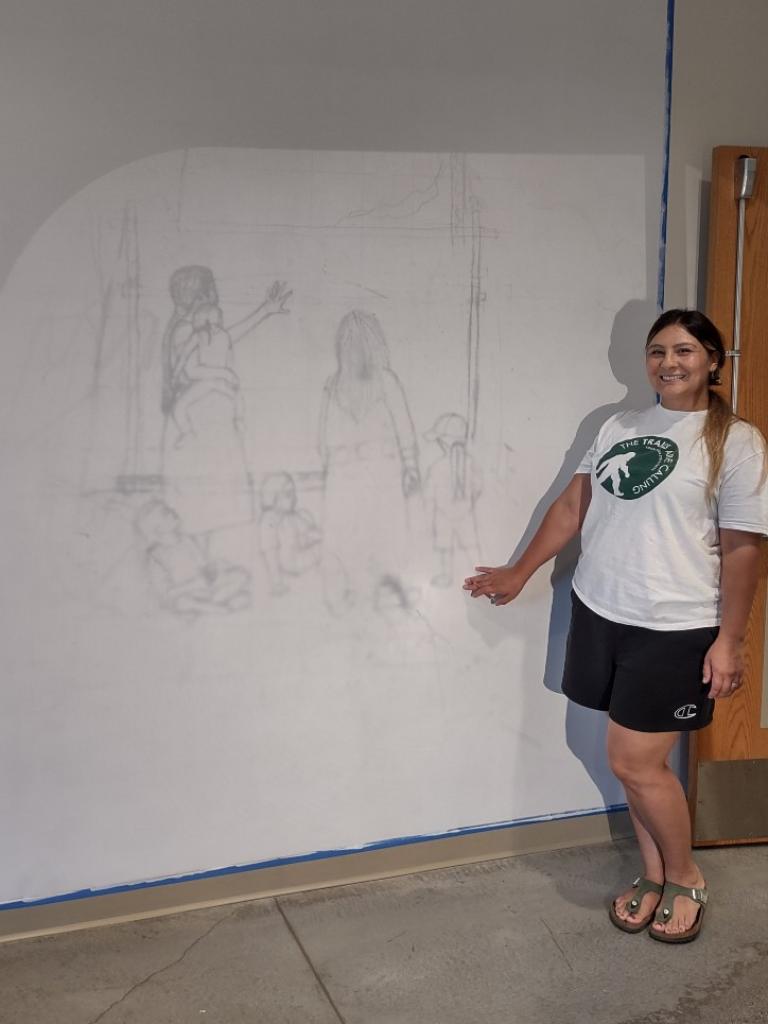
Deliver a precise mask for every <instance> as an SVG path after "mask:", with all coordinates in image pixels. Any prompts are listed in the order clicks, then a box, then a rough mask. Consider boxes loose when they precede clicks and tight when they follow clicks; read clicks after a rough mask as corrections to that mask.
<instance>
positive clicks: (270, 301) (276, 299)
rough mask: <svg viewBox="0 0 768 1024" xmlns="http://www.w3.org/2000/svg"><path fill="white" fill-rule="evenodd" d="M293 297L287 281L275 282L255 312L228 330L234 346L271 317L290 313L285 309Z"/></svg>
mask: <svg viewBox="0 0 768 1024" xmlns="http://www.w3.org/2000/svg"><path fill="white" fill-rule="evenodd" d="M292 295H293V291H291V290H290V289H289V288H288V287H287V285H286V283H285V281H275V283H274V284H273V285H272V286H271V287H270V288H269V290H268V291H267V294H266V297H265V299H264V301H263V302H262V303H261V304H260V305H259V306H257V307H256V309H254V310H253V312H251V313H248V315H247V316H244V317H243V318H242V320H238V321H237V322H236V323H234V324H232V325H231V326H230V327H227V328H226V330H227V333H228V334H229V336H230V338H231V340H232V344H233V345H236V344H237V343H238V341H242V340H243V338H244V337H245V336H246V334H249V333H250V332H251V331H252V330H253V329H254V327H258V326H259V324H261V323H263V322H264V321H265V320H267V319H268V318H269V317H271V316H276V315H277V314H280V313H290V310H289V309H286V308H285V304H286V303H287V302H288V299H290V297H291V296H292Z"/></svg>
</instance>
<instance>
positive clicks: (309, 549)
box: [259, 473, 323, 595]
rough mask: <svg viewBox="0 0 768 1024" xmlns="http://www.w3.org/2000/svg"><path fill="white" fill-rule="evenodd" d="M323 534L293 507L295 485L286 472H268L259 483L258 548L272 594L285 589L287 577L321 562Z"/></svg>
mask: <svg viewBox="0 0 768 1024" xmlns="http://www.w3.org/2000/svg"><path fill="white" fill-rule="evenodd" d="M322 539H323V538H322V533H321V531H320V529H319V527H318V526H317V524H316V523H315V521H314V519H313V518H312V515H311V514H310V513H309V512H307V511H305V510H304V509H300V508H297V507H296V485H295V484H294V482H293V477H291V476H290V474H289V473H271V474H270V475H269V476H267V477H265V478H264V481H263V483H262V485H261V517H260V519H259V548H260V550H261V555H262V558H263V559H264V564H265V565H266V567H267V574H268V576H269V582H270V585H271V590H272V593H273V594H275V595H278V594H285V593H287V592H288V583H287V581H286V577H296V576H301V575H303V574H304V573H305V572H308V571H309V570H310V569H314V568H315V566H316V565H319V564H320V559H321V556H322Z"/></svg>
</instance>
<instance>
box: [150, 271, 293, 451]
mask: <svg viewBox="0 0 768 1024" xmlns="http://www.w3.org/2000/svg"><path fill="white" fill-rule="evenodd" d="M170 292H171V298H172V299H173V303H174V307H175V308H174V312H173V316H172V317H171V320H170V322H169V324H168V327H167V329H166V332H165V338H164V339H163V402H162V405H163V412H165V413H167V414H168V415H170V416H172V417H173V419H174V421H175V422H176V425H177V427H178V428H179V433H180V434H181V436H184V435H186V434H189V433H192V432H194V424H193V420H192V416H191V409H192V407H193V406H194V405H195V404H196V403H197V402H199V401H202V399H203V398H205V397H206V396H207V395H208V394H212V393H218V394H223V395H224V396H225V397H227V398H228V399H230V400H231V401H232V406H233V419H235V420H237V419H238V418H239V417H238V413H239V411H240V407H239V403H238V400H237V392H238V389H239V386H240V381H239V379H238V376H237V372H236V371H235V369H234V362H233V346H234V345H235V344H236V343H237V342H238V341H240V340H241V339H242V338H244V337H245V336H246V334H248V333H249V332H250V331H252V330H253V329H254V328H255V327H258V325H259V324H260V323H263V321H264V320H266V319H267V318H268V317H270V316H273V315H275V314H276V313H287V312H288V310H287V309H286V303H287V302H288V299H289V298H290V297H291V294H292V293H291V292H290V291H286V286H285V284H284V283H282V282H280V281H275V283H274V284H273V285H272V286H271V287H270V289H269V291H268V292H267V294H266V297H265V299H264V301H263V302H262V303H261V304H260V305H259V306H258V307H257V308H256V309H255V310H253V312H251V313H249V314H248V315H247V316H245V317H243V319H242V320H239V321H238V322H237V323H235V324H233V325H232V326H231V327H229V328H225V327H224V326H223V316H222V312H221V308H220V307H219V295H218V291H217V288H216V281H215V279H214V276H213V272H212V271H211V270H210V269H209V268H208V267H196V266H191V267H179V269H178V270H175V271H174V272H173V274H172V275H171V281H170Z"/></svg>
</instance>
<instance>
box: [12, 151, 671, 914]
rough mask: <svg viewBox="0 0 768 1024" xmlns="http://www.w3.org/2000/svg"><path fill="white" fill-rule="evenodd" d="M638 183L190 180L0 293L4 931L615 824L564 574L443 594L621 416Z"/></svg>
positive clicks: (344, 168)
mask: <svg viewBox="0 0 768 1024" xmlns="http://www.w3.org/2000/svg"><path fill="white" fill-rule="evenodd" d="M645 175H646V170H645V166H644V161H643V159H642V158H641V157H640V156H629V155H608V156H605V155H602V156H599V157H598V156H587V155H580V156H563V155H547V154H544V155H530V156H520V155H517V156H514V155H495V156H494V155H476V154H472V155H463V154H451V153H441V154H440V153H439V154H419V155H413V154H402V153H399V154H394V153H365V154H363V153H352V152H301V151H259V150H245V149H192V150H189V151H185V152H181V151H179V152H171V153H168V154H164V155H161V156H158V157H155V158H151V159H145V160H142V161H139V162H137V163H135V164H132V165H130V166H128V167H125V168H122V169H121V170H119V171H115V172H114V173H112V174H110V175H108V176H107V177H105V178H103V179H101V180H99V181H98V182H96V183H94V184H93V185H91V186H89V187H88V188H87V189H85V190H84V191H83V192H82V193H81V194H79V195H77V196H75V197H74V198H73V199H71V200H70V201H69V202H68V203H67V204H66V205H65V206H64V207H63V208H62V209H60V210H59V211H58V212H57V213H56V215H55V216H53V217H52V218H51V219H50V220H49V221H48V222H47V223H46V224H45V225H44V227H43V228H42V229H41V230H40V231H39V233H38V234H37V236H36V237H35V238H34V239H33V241H32V242H31V243H30V245H29V247H28V248H27V251H26V253H25V254H24V256H23V257H22V259H21V260H20V261H19V263H18V264H17V266H16V268H15V270H14V272H13V274H12V276H11V278H10V280H9V282H8V284H7V286H6V288H5V290H4V291H3V293H2V295H1V296H0V322H1V323H2V325H3V361H4V373H3V374H2V376H1V377H0V395H1V400H0V439H1V440H0V446H1V452H2V472H3V481H4V487H3V491H4V518H3V521H4V524H5V541H6V543H5V544H4V545H3V575H4V579H5V585H4V587H3V609H2V616H1V617H0V633H1V636H0V647H1V648H2V661H3V679H4V689H5V701H4V713H3V716H2V726H1V727H0V728H2V732H3V739H2V744H3V750H4V762H5V765H6V768H5V772H4V775H5V778H4V780H3V812H2V813H3V822H4V839H3V862H4V865H3V872H2V887H3V889H2V892H0V901H11V900H14V899H18V898H35V897H41V896H47V895H52V894H55V893H62V892H68V891H72V890H76V889H79V888H81V887H95V888H98V887H104V886H109V885H114V884H119V883H125V882H131V881H136V880H146V879H150V878H157V877H162V876H167V875H172V874H183V873H187V872H196V871H205V870H209V869H214V868H217V867H222V866H227V865H233V864H246V863H257V862H261V861H266V860H269V859H272V858H278V857H290V856H297V855H303V854H310V853H313V852H315V851H321V850H332V849H340V848H344V849H348V848H353V847H358V846H361V845H364V844H368V843H372V842H377V841H382V840H388V839H394V838H397V837H404V836H411V835H425V834H436V833H444V832H447V831H449V830H452V829H457V828H463V827H469V826H473V825H481V824H486V823H493V822H505V821H513V820H518V819H521V818H528V817H538V816H546V815H556V814H568V813H572V812H574V811H578V810H583V809H589V808H600V807H603V806H605V805H606V804H611V803H617V802H620V801H621V799H622V798H621V793H620V791H619V790H618V788H617V787H616V786H615V785H614V784H613V783H612V782H611V781H610V780H609V779H608V778H607V776H606V774H605V771H604V768H603V767H601V765H602V761H601V758H600V754H599V751H598V750H597V748H596V747H595V750H594V752H593V754H594V756H592V754H591V753H590V750H589V749H586V751H585V746H586V748H589V744H590V743H591V742H592V739H591V737H592V735H593V731H592V730H597V726H596V725H595V726H593V725H590V724H589V721H588V719H587V717H583V718H582V717H579V718H577V719H576V720H575V721H571V722H570V723H566V706H565V704H566V702H565V700H564V698H563V697H562V696H561V695H560V694H559V693H557V692H556V691H557V686H558V682H559V680H558V678H557V673H558V671H559V667H560V664H561V661H562V650H563V642H564V636H563V633H564V630H565V628H566V626H565V621H564V620H563V618H562V615H561V616H560V618H559V619H558V620H557V621H555V622H553V621H552V615H551V609H552V588H551V584H550V581H549V574H548V572H547V571H542V572H541V573H540V574H539V575H538V576H537V577H535V578H534V579H533V580H532V581H531V583H530V585H529V586H528V588H527V589H526V591H525V592H524V594H523V595H522V596H521V598H520V599H519V600H518V602H517V603H516V604H515V605H514V606H511V607H508V608H504V609H495V608H492V607H491V606H490V605H489V604H488V603H487V602H482V603H481V602H472V601H470V600H469V599H468V598H467V596H466V595H465V594H464V593H463V592H462V590H461V581H462V579H463V577H464V576H465V575H467V573H468V572H469V571H470V570H471V569H472V567H473V566H474V565H476V564H498V563H502V562H504V561H506V559H507V558H508V557H509V555H510V554H511V552H512V550H513V549H514V547H515V545H516V544H517V542H518V540H519V538H520V536H521V535H522V534H523V532H524V531H525V529H526V527H527V526H528V524H529V521H530V517H531V514H532V512H533V510H534V507H535V506H536V504H537V502H538V501H539V499H540V498H541V496H542V495H543V494H544V493H545V492H546V491H547V489H548V488H549V487H550V485H551V484H552V481H553V480H554V478H555V477H556V475H557V473H558V471H559V470H560V468H561V464H562V460H563V456H564V453H565V452H566V450H567V449H568V448H569V446H570V445H571V443H572V441H573V438H574V435H575V434H576V432H577V429H578V427H579V424H580V423H581V422H582V420H583V418H584V417H585V416H586V415H587V414H588V413H590V411H591V410H594V409H595V408H596V407H597V406H600V405H604V404H606V403H608V402H611V401H617V400H619V399H620V398H621V397H622V395H623V394H624V388H623V387H622V386H621V385H620V384H619V383H618V382H617V381H616V379H615V378H614V376H613V375H612V373H611V369H610V366H609V362H608V357H607V356H608V344H609V339H610V335H611V330H612V326H613V323H614V318H615V316H616V314H617V312H618V311H619V310H620V309H621V308H622V307H623V306H625V304H626V303H628V302H631V301H632V300H644V299H645V298H646V296H647V293H648V291H649V287H651V288H652V287H653V283H651V284H650V286H649V282H648V281H647V279H646V266H647V261H648V254H647V252H646V241H645V240H646V237H647V224H648V217H649V214H648V211H647V210H646V208H645V196H646V188H647V183H646V180H645ZM641 359H642V338H640V337H639V338H638V361H641ZM30 716H31V717H32V718H33V721H32V722H31V723H30ZM566 726H567V728H566ZM30 730H32V732H33V734H34V736H35V737H36V739H35V743H34V745H31V744H30V743H29V734H30ZM574 730H575V732H574ZM579 730H581V733H580V735H581V740H580V741H579V738H578V736H579ZM594 735H595V736H597V732H596V731H595V732H594ZM574 738H575V739H574ZM595 742H597V741H595ZM574 749H576V752H577V753H578V752H581V753H586V755H587V756H586V757H585V758H582V760H579V757H577V756H576V753H575V752H574ZM590 759H591V760H590ZM582 762H584V763H582Z"/></svg>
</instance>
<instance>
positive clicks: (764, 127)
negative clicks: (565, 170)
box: [665, 0, 768, 306]
mask: <svg viewBox="0 0 768 1024" xmlns="http://www.w3.org/2000/svg"><path fill="white" fill-rule="evenodd" d="M767 39H768V4H766V3H765V2H764V0H733V2H731V3H728V4H724V3H721V2H720V0H677V2H676V17H675V50H674V76H673V87H672V138H671V145H670V174H669V222H668V234H667V276H666V295H665V304H666V305H667V306H679V305H697V304H702V303H703V300H704V293H705V286H706V281H705V276H706V274H705V271H706V227H707V213H708V202H709V189H708V185H709V180H710V167H711V159H712V149H713V147H715V146H730V145H743V146H768V71H766V58H765V53H766V40H767Z"/></svg>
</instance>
